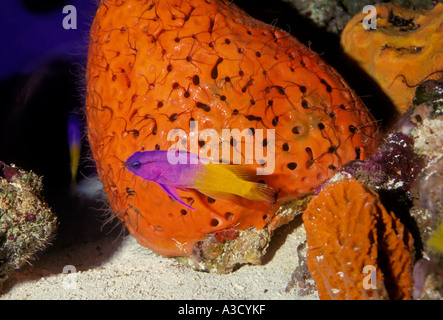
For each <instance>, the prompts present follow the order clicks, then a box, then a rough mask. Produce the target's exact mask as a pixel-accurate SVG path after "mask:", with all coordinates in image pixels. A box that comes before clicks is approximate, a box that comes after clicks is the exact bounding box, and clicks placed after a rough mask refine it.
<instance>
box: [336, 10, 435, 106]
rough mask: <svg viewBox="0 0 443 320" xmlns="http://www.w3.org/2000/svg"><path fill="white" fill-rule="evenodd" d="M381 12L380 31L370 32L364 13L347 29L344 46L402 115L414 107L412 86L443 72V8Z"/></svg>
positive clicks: (378, 21)
mask: <svg viewBox="0 0 443 320" xmlns="http://www.w3.org/2000/svg"><path fill="white" fill-rule="evenodd" d="M376 9H377V29H376V30H373V29H365V28H364V25H363V23H362V20H363V19H364V18H365V14H358V15H356V16H355V17H354V18H352V19H351V20H350V21H349V22H348V24H347V25H346V27H345V29H344V30H343V33H342V35H341V44H342V46H343V48H344V51H345V52H346V53H347V54H349V55H350V56H351V57H352V58H354V59H355V60H356V61H357V62H358V63H359V64H360V66H361V67H362V68H363V69H364V70H365V71H366V72H367V73H368V74H369V75H371V76H372V77H373V78H374V79H375V80H376V81H377V82H378V83H379V85H380V86H381V88H382V89H383V90H384V92H385V93H386V94H387V95H388V96H389V97H390V99H391V100H392V101H393V103H394V104H395V105H396V107H397V109H398V111H400V112H401V113H403V112H404V111H406V110H407V108H408V107H409V106H410V105H411V104H412V98H413V97H414V93H415V87H413V86H414V85H416V84H417V83H419V82H420V81H423V80H424V79H426V78H427V79H436V78H438V77H439V76H441V72H443V4H442V3H437V5H436V6H435V7H434V8H433V9H432V10H430V11H428V12H422V11H412V10H407V9H403V8H402V7H400V6H398V5H393V4H386V5H378V6H376ZM437 71H440V72H437Z"/></svg>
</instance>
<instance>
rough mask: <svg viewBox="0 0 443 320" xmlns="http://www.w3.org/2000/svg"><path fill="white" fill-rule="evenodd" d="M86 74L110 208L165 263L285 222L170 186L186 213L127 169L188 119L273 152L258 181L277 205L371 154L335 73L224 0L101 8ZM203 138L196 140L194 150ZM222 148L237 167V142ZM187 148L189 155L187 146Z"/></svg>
mask: <svg viewBox="0 0 443 320" xmlns="http://www.w3.org/2000/svg"><path fill="white" fill-rule="evenodd" d="M86 78H87V95H86V115H87V123H88V135H89V141H90V145H91V149H92V152H93V155H94V158H95V161H96V164H97V169H98V172H99V175H100V178H101V180H102V182H103V185H104V188H105V191H106V193H107V197H108V200H109V203H110V207H111V209H112V210H113V211H114V213H115V214H116V215H117V216H118V217H119V218H120V219H121V220H122V221H124V222H125V224H126V226H127V227H128V229H129V230H130V232H131V233H132V235H134V236H135V237H136V238H137V239H138V241H139V242H140V243H141V244H143V245H145V246H147V247H149V248H150V249H152V250H153V251H155V252H157V253H160V254H162V255H165V256H184V257H189V256H193V257H194V258H195V259H196V260H197V261H198V263H200V262H202V261H199V259H200V258H199V257H201V256H202V254H201V248H202V247H204V248H209V247H211V248H212V247H213V241H214V239H216V235H217V234H218V232H220V231H221V230H231V229H235V230H237V231H238V233H236V235H237V236H240V238H241V235H247V234H255V233H254V232H255V231H250V230H251V228H254V229H255V230H256V231H260V230H264V227H265V226H268V227H269V226H277V225H279V224H280V222H281V221H287V220H288V217H285V218H284V219H281V217H277V215H275V209H277V208H278V206H275V205H272V204H269V203H265V202H254V201H250V200H246V199H239V201H238V202H232V201H227V200H226V201H225V200H223V201H222V200H219V199H211V198H208V197H207V196H204V195H203V194H200V193H199V192H197V191H194V190H186V191H182V190H179V191H178V194H179V196H180V197H181V198H182V199H183V201H186V203H189V204H190V205H192V207H193V208H195V209H196V211H191V210H188V209H187V208H186V207H184V206H183V205H181V204H180V203H178V202H177V201H174V200H173V199H171V198H170V197H169V196H168V195H167V194H166V193H165V192H164V191H163V190H162V189H161V188H160V187H159V186H158V185H157V184H155V183H152V182H148V181H145V180H143V179H141V178H139V177H137V176H134V175H133V174H131V173H130V172H129V171H128V170H126V169H125V168H124V161H125V160H126V159H127V158H128V157H129V156H130V155H132V154H133V153H134V152H136V151H147V150H167V149H168V148H169V147H170V146H171V145H172V143H173V142H171V141H167V136H168V133H169V132H170V131H171V130H177V129H182V130H184V132H186V134H187V135H191V132H192V130H193V125H194V123H196V124H198V129H199V130H204V129H208V128H211V129H215V130H216V132H217V133H218V134H219V136H222V134H221V132H222V130H223V129H231V130H232V129H239V130H240V131H242V130H244V129H250V130H249V132H250V133H251V134H252V135H254V139H260V141H258V142H259V143H260V146H263V147H264V148H265V149H267V150H268V151H269V150H270V149H269V148H270V147H271V146H272V147H275V153H276V157H275V170H274V173H273V174H272V175H264V176H256V177H255V181H260V182H265V183H266V184H268V185H271V186H273V187H274V188H275V189H276V190H279V191H280V193H279V194H278V199H277V200H278V201H277V204H281V202H282V201H281V200H282V199H283V198H284V197H285V195H286V196H288V195H289V196H291V197H293V198H294V197H295V198H297V197H302V196H303V195H305V194H306V193H309V192H312V191H313V190H314V188H315V187H316V186H318V185H319V184H320V183H321V182H323V181H325V180H326V179H328V178H329V177H331V176H332V175H333V174H334V173H335V172H336V170H337V169H338V168H340V167H341V166H342V165H343V164H344V163H346V162H348V161H349V160H353V159H365V158H366V157H367V156H368V155H370V154H371V153H372V152H373V150H374V148H375V139H374V138H375V136H376V132H377V128H376V124H375V121H374V118H373V117H372V116H371V114H370V113H369V111H368V110H367V109H366V107H365V106H364V105H363V104H362V102H361V101H360V99H359V98H358V97H357V96H356V95H355V94H354V93H353V91H352V90H351V89H350V88H349V87H348V85H347V84H346V83H345V81H344V80H343V79H342V78H341V77H340V76H339V75H338V74H337V72H336V71H334V70H333V69H332V68H331V67H329V66H328V65H327V64H326V63H325V62H324V61H323V60H321V58H320V57H319V56H318V55H317V54H315V53H314V52H312V51H310V50H309V49H308V48H306V47H305V46H303V45H302V44H300V43H299V42H298V41H297V40H296V39H294V38H293V37H291V36H290V35H289V34H288V33H286V32H284V31H281V30H279V29H277V28H275V27H273V26H269V25H266V24H264V23H261V22H259V21H257V20H255V19H253V18H251V17H249V16H248V15H247V14H246V13H244V12H243V11H241V10H240V9H239V8H237V7H236V6H235V5H233V4H232V3H231V2H228V1H221V0H211V1H210V0H206V1H204V0H190V1H178V0H163V1H135V0H128V1H125V2H120V1H101V3H100V5H99V8H98V11H97V14H96V17H95V20H94V23H93V25H92V28H91V37H90V46H89V57H88V65H87V75H86ZM193 120H194V121H195V122H193ZM267 129H275V145H273V144H272V143H271V142H270V141H268V140H267V136H266V135H263V137H261V138H258V137H259V135H258V134H259V133H260V130H263V131H264V132H265V133H266V132H267V131H266V130H267ZM189 138H191V137H189ZM261 139H263V141H262V140H261ZM207 142H208V141H206V140H204V139H203V138H202V139H200V140H199V146H198V149H199V152H200V153H202V152H203V153H204V152H207V151H206V149H205V144H206V143H207ZM219 143H220V150H221V151H222V149H223V148H226V147H227V148H228V150H229V151H230V152H231V153H233V152H234V150H235V151H237V152H240V153H241V155H242V159H245V142H244V141H243V140H241V138H240V140H238V141H237V140H236V139H230V140H229V141H219ZM268 143H269V144H268ZM185 147H187V148H188V151H190V150H189V147H190V146H189V144H188V143H187V141H185ZM204 154H205V153H204ZM220 154H222V152H220ZM213 160H220V159H213ZM259 161H260V159H259V158H257V157H255V156H254V163H253V164H252V165H246V167H249V168H251V169H252V170H255V169H256V168H258V167H260V164H259ZM231 163H232V162H231ZM242 164H244V163H243V162H242ZM285 212H286V211H285ZM274 219H277V220H278V221H280V222H279V223H277V222H273V221H274ZM289 220H290V219H289ZM248 230H249V231H248ZM243 231H245V232H243ZM229 234H230V233H229ZM214 237H215V238H214ZM229 237H231V238H232V237H234V236H233V234H232V235H231V234H230V236H229ZM259 238H260V237H259ZM265 238H269V235H266V237H265ZM204 239H209V240H208V241H209V242H208V243H207V244H208V246H205V245H202V243H201V242H200V241H204ZM260 239H261V238H260ZM233 240H234V239H227V240H226V241H222V243H225V244H229V243H230V242H231V241H233ZM258 241H259V242H260V241H261V240H258ZM217 243H218V242H217ZM238 243H240V242H238ZM244 243H248V246H250V247H251V246H253V244H251V243H250V242H248V241H246V242H244ZM258 247H260V248H262V249H260V250H258V251H260V253H258V252H257V253H255V254H251V256H249V258H248V259H247V260H250V261H258V260H259V259H258V258H259V257H260V255H261V254H263V252H264V250H265V248H266V245H264V246H262V245H261V244H260V245H257V248H258ZM217 248H219V245H218V244H217ZM243 249H245V248H243ZM243 249H242V248H237V249H236V250H240V251H241V250H243ZM217 250H218V249H217ZM217 252H225V251H223V250H221V251H220V250H219V251H217ZM209 255H210V256H212V257H213V258H214V255H213V254H212V253H211V254H209ZM203 256H207V255H203ZM202 259H206V258H202ZM203 264H204V263H203ZM217 269H220V268H217ZM221 269H223V270H225V269H224V268H221Z"/></svg>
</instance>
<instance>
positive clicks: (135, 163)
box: [131, 160, 142, 169]
mask: <svg viewBox="0 0 443 320" xmlns="http://www.w3.org/2000/svg"><path fill="white" fill-rule="evenodd" d="M141 165H142V164H141V163H140V161H138V160H136V161H134V162H133V163H132V165H131V166H132V167H133V168H135V169H138V168H140V167H141Z"/></svg>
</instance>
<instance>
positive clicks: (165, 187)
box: [158, 183, 195, 211]
mask: <svg viewBox="0 0 443 320" xmlns="http://www.w3.org/2000/svg"><path fill="white" fill-rule="evenodd" d="M158 185H159V186H160V187H161V188H162V189H163V191H165V192H166V193H167V194H168V195H169V196H170V197H171V198H172V199H174V200H175V201H177V202H179V203H181V204H182V205H184V206H186V207H188V208H189V209H191V210H194V211H195V209H194V208H193V207H191V206H190V205H188V204H186V203H184V202H183V200H182V199H181V198H180V196H179V195H178V193H177V190H176V188H175V187H173V186H169V185H166V184H160V183H158Z"/></svg>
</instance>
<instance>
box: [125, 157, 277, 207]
mask: <svg viewBox="0 0 443 320" xmlns="http://www.w3.org/2000/svg"><path fill="white" fill-rule="evenodd" d="M125 167H126V168H127V169H128V170H129V171H131V172H132V173H134V174H135V175H137V176H139V177H141V178H143V179H145V180H147V181H153V182H156V183H157V184H158V185H159V186H160V187H161V188H162V189H163V190H164V191H165V192H166V193H167V194H168V195H170V196H171V197H172V198H173V199H174V200H176V201H178V202H180V203H181V204H183V205H184V206H186V207H188V208H190V209H192V210H195V209H194V208H192V207H191V206H189V205H187V204H186V203H184V202H183V201H182V200H181V198H180V197H179V195H178V194H177V190H176V189H195V190H197V191H200V192H201V193H203V194H206V195H207V196H209V197H211V198H221V199H231V200H232V199H234V198H235V196H240V197H243V198H246V199H249V200H254V201H268V202H275V193H276V191H275V189H274V188H272V187H271V186H269V185H267V184H263V183H256V182H252V181H247V179H248V178H250V177H249V175H248V173H247V172H246V171H245V170H244V169H243V168H242V167H241V166H238V165H229V164H214V163H212V162H209V160H208V159H200V158H199V157H198V156H197V155H196V154H193V153H190V152H186V151H179V150H171V151H166V150H158V151H157V150H156V151H143V152H141V151H138V152H135V153H134V154H133V155H131V156H130V157H129V158H128V159H127V160H126V162H125Z"/></svg>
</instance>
